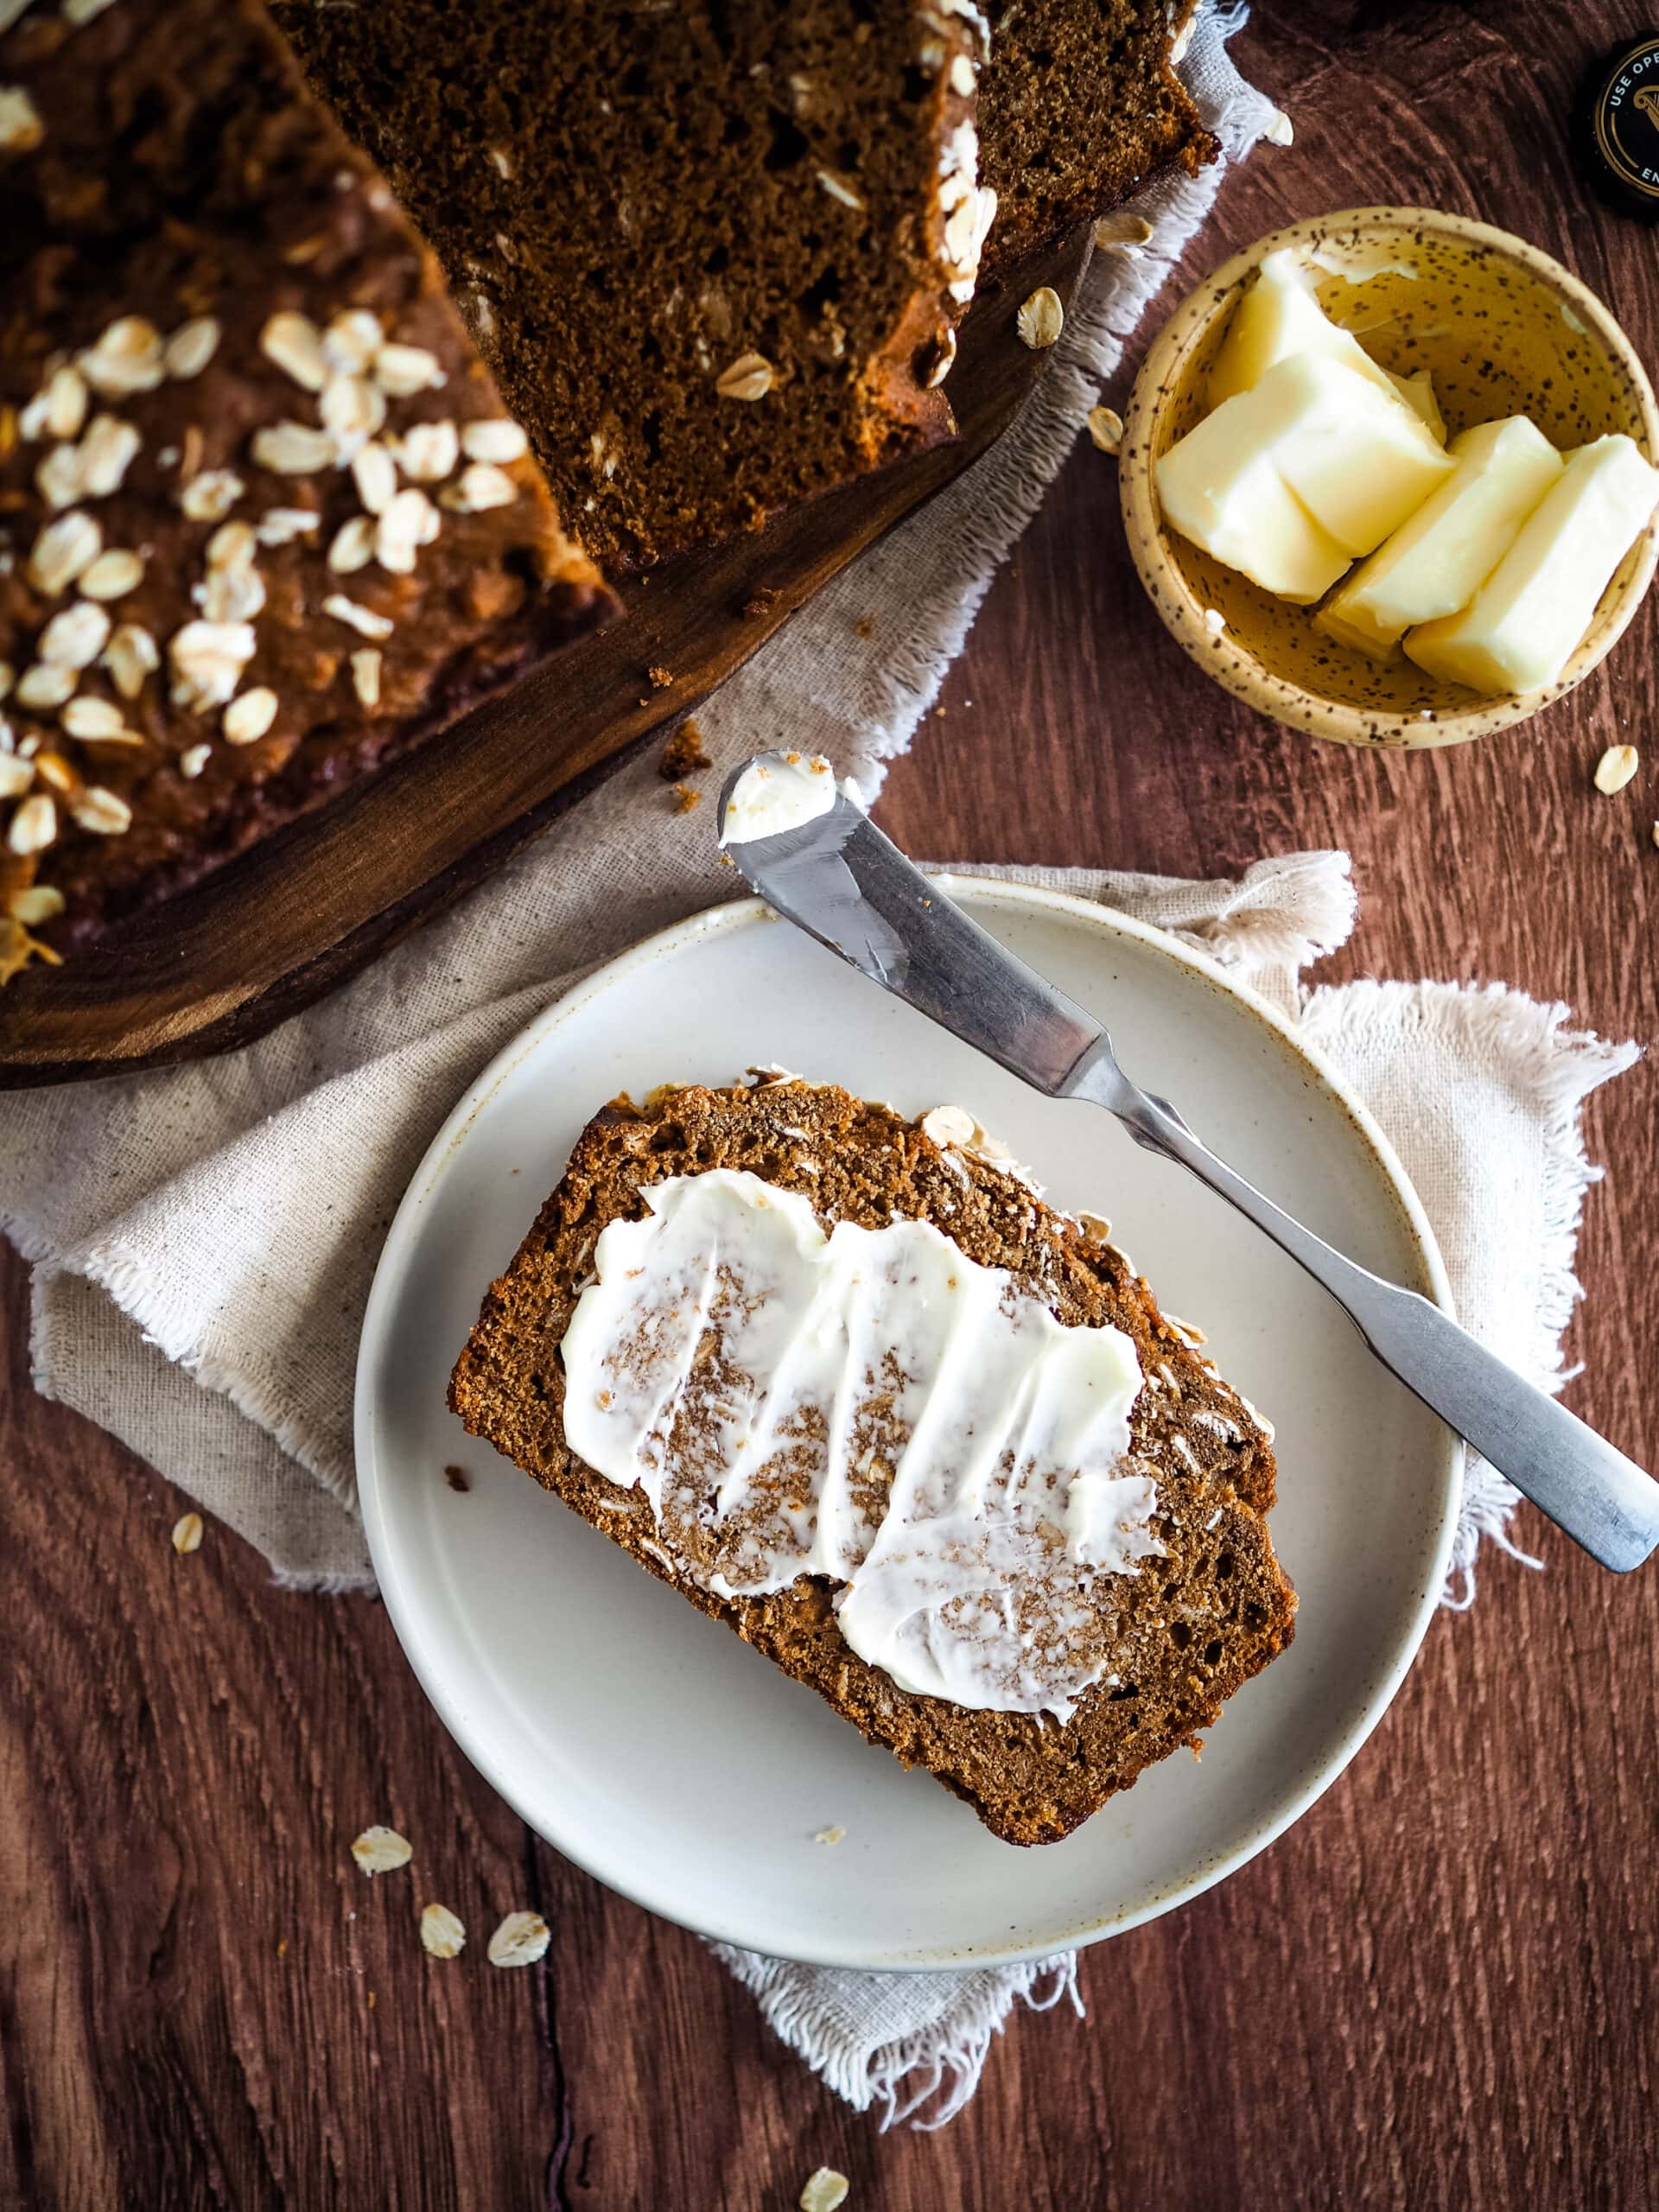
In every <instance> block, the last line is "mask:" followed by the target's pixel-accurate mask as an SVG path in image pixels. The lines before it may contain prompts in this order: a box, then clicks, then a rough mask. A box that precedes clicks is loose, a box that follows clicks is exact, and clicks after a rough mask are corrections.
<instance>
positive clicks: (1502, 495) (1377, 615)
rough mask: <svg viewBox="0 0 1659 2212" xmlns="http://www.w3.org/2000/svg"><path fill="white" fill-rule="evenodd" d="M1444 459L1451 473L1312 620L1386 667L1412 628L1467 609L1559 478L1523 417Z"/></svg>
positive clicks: (1488, 430) (1464, 443) (1455, 447)
mask: <svg viewBox="0 0 1659 2212" xmlns="http://www.w3.org/2000/svg"><path fill="white" fill-rule="evenodd" d="M1450 451H1451V455H1452V460H1453V461H1455V462H1456V463H1457V467H1456V468H1455V470H1454V471H1453V473H1452V475H1450V476H1449V477H1448V478H1447V479H1446V482H1445V483H1444V484H1442V485H1441V486H1440V489H1439V491H1438V492H1433V493H1430V495H1429V497H1428V498H1427V499H1425V500H1424V502H1423V504H1422V505H1421V507H1419V508H1418V510H1417V512H1416V513H1415V514H1414V515H1413V516H1412V517H1411V518H1410V520H1409V521H1408V522H1406V523H1403V524H1402V525H1401V527H1400V528H1399V529H1398V530H1396V531H1395V533H1394V535H1393V537H1390V538H1389V539H1388V541H1387V542H1386V543H1384V544H1383V546H1382V547H1380V548H1379V550H1377V551H1376V552H1375V553H1373V554H1372V556H1371V557H1370V560H1369V561H1367V562H1366V563H1365V564H1364V566H1363V568H1360V569H1356V570H1355V572H1354V574H1353V575H1351V576H1350V577H1349V578H1348V579H1347V581H1346V582H1344V584H1342V585H1341V586H1340V587H1339V588H1338V590H1337V591H1336V592H1335V593H1334V594H1332V598H1331V600H1330V601H1329V603H1328V604H1327V605H1326V606H1324V607H1321V608H1320V609H1319V613H1317V614H1316V615H1315V616H1314V618H1313V620H1314V622H1315V623H1316V625H1317V626H1318V627H1319V628H1320V629H1321V630H1323V631H1324V632H1325V634H1326V635H1327V636H1328V637H1332V638H1335V639H1337V641H1338V644H1340V645H1354V646H1357V648H1358V650H1359V651H1360V652H1363V653H1369V654H1370V657H1371V658H1373V659H1374V660H1386V659H1387V658H1388V657H1389V654H1390V653H1391V652H1393V650H1394V648H1395V645H1398V644H1399V642H1400V639H1402V636H1403V635H1404V634H1405V632H1407V631H1408V630H1409V629H1411V628H1412V627H1413V626H1414V625H1415V624H1417V623H1420V622H1433V621H1435V620H1438V619H1439V618H1440V616H1441V615H1446V614H1455V613H1458V611H1459V609H1460V608H1462V607H1467V606H1468V604H1469V602H1470V601H1471V599H1473V597H1474V595H1475V594H1476V593H1477V592H1478V590H1479V589H1480V588H1481V586H1482V584H1484V582H1485V581H1486V579H1487V577H1488V576H1490V575H1491V573H1492V570H1493V569H1495V568H1497V564H1498V563H1499V562H1500V561H1501V560H1502V559H1503V556H1504V555H1505V554H1506V553H1507V552H1508V551H1509V550H1510V546H1511V545H1512V544H1513V543H1515V540H1516V533H1517V532H1518V531H1519V530H1520V528H1521V525H1522V523H1523V522H1525V520H1526V518H1527V517H1528V516H1529V514H1530V513H1531V512H1532V511H1533V509H1534V508H1535V506H1536V505H1537V504H1538V502H1539V501H1540V500H1541V499H1542V498H1543V496H1544V494H1545V493H1547V492H1548V490H1549V488H1550V486H1551V485H1552V484H1554V481H1555V480H1556V478H1557V477H1559V476H1560V473H1561V457H1560V454H1558V453H1557V452H1556V450H1555V448H1554V446H1553V445H1551V443H1550V442H1549V440H1548V438H1547V437H1546V436H1545V435H1544V434H1543V432H1542V431H1541V430H1539V429H1535V428H1534V427H1533V425H1532V424H1531V423H1529V421H1528V420H1527V418H1526V416H1524V415H1511V416H1510V417H1509V418H1508V420H1507V421H1505V422H1502V423H1482V424H1481V426H1480V428H1479V429H1476V430H1465V432H1464V434H1463V435H1462V436H1461V437H1460V438H1457V439H1454V440H1453V442H1452V446H1451V448H1450Z"/></svg>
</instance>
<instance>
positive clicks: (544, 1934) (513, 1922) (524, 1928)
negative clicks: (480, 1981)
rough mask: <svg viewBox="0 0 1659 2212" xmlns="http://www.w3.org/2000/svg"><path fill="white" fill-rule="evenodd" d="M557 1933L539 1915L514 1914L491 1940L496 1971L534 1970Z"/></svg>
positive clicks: (491, 1954) (493, 1964) (491, 1960)
mask: <svg viewBox="0 0 1659 2212" xmlns="http://www.w3.org/2000/svg"><path fill="white" fill-rule="evenodd" d="M552 1941H553V1931H552V1929H550V1927H549V1926H548V1924H547V1923H546V1922H545V1921H544V1920H543V1918H542V1916H541V1914H540V1913H539V1912H510V1913H509V1914H508V1915H507V1916H506V1918H505V1920H504V1921H503V1922H502V1923H501V1925H500V1926H499V1928H498V1929H496V1931H495V1933H494V1935H493V1936H491V1938H490V1964H491V1965H492V1966H493V1967H530V1966H534V1965H535V1963H536V1961H537V1959H539V1958H541V1957H543V1955H545V1953H546V1950H547V1947H548V1945H549V1944H550V1942H552Z"/></svg>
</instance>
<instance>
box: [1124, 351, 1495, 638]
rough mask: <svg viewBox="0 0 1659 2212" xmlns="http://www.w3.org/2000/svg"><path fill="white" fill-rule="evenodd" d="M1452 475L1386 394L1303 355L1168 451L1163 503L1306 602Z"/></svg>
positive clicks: (1229, 558)
mask: <svg viewBox="0 0 1659 2212" xmlns="http://www.w3.org/2000/svg"><path fill="white" fill-rule="evenodd" d="M1454 466H1455V464H1454V463H1453V462H1452V461H1448V460H1447V459H1446V455H1445V454H1443V453H1442V452H1441V451H1440V448H1439V447H1438V446H1437V445H1436V444H1435V442H1434V441H1433V438H1431V437H1430V435H1428V432H1427V430H1426V429H1424V428H1423V426H1422V424H1421V423H1420V422H1419V421H1418V420H1417V418H1416V417H1415V416H1414V415H1413V414H1412V413H1411V411H1410V410H1409V409H1408V408H1407V407H1405V406H1404V405H1402V403H1401V402H1400V400H1399V399H1397V398H1396V397H1395V395H1394V392H1393V391H1392V389H1391V388H1389V389H1385V388H1383V387H1380V386H1378V385H1374V384H1371V383H1370V382H1368V381H1367V380H1366V379H1365V378H1363V377H1360V376H1357V375H1356V374H1355V372H1353V371H1352V370H1351V369H1349V368H1345V367H1344V365H1342V364H1341V363H1340V362H1339V361H1333V360H1331V359H1328V358H1327V357H1325V356H1324V355H1321V354H1318V353H1297V354H1294V355H1293V356H1292V357H1291V358H1290V359H1288V360H1287V361H1281V362H1280V363H1279V365H1278V366H1277V367H1276V368H1272V369H1269V370H1268V372H1267V374H1266V375H1265V376H1264V377H1263V378H1262V381H1261V382H1260V384H1258V385H1255V386H1253V387H1252V389H1251V390H1250V391H1243V392H1240V393H1239V394H1238V395H1237V397H1236V398H1233V399H1228V400H1224V402H1223V403H1222V404H1221V405H1220V406H1219V407H1217V409H1216V410H1215V411H1214V413H1213V414H1211V415H1207V416H1205V419H1204V420H1203V422H1201V423H1198V426H1197V427H1196V429H1192V430H1189V431H1188V433H1187V435H1185V437H1184V438H1182V439H1181V440H1179V442H1178V443H1177V444H1175V445H1173V446H1172V447H1171V448H1170V450H1169V451H1168V452H1167V453H1166V454H1165V455H1164V457H1163V459H1162V460H1161V461H1160V462H1159V463H1158V467H1157V484H1158V497H1159V499H1160V503H1161V505H1162V507H1163V511H1164V515H1165V518H1166V520H1167V521H1168V522H1169V523H1170V524H1171V525H1172V527H1173V528H1174V529H1176V530H1178V531H1179V532H1180V533H1181V535H1182V536H1183V537H1190V538H1191V539H1192V541H1193V543H1195V544H1197V545H1202V546H1203V547H1205V550H1207V551H1209V552H1211V553H1213V554H1214V555H1215V556H1216V558H1217V560H1220V561H1225V562H1226V563H1228V565H1229V566H1230V567H1231V568H1236V569H1243V572H1244V574H1245V575H1248V576H1253V577H1254V578H1255V581H1256V582H1258V583H1260V584H1263V585H1265V586H1266V587H1267V588H1268V590H1269V591H1272V592H1276V593H1278V594H1279V595H1280V596H1281V598H1284V599H1290V600H1295V601H1300V602H1302V603H1306V601H1309V600H1310V599H1315V598H1318V597H1319V596H1320V594H1322V593H1323V592H1324V591H1326V590H1328V589H1329V588H1330V587H1331V585H1332V584H1333V583H1334V582H1336V580H1337V578H1338V576H1339V575H1342V573H1343V571H1344V569H1345V568H1346V567H1347V564H1348V562H1349V560H1350V559H1351V557H1352V556H1354V555H1355V554H1358V553H1370V552H1371V551H1373V550H1375V549H1376V547H1377V546H1378V545H1380V544H1381V543H1382V542H1383V539H1384V538H1385V537H1387V536H1388V535H1389V531H1391V530H1394V529H1396V528H1397V527H1398V525H1399V524H1401V523H1402V522H1403V521H1404V520H1405V519H1406V517H1407V516H1408V515H1409V514H1410V513H1412V512H1413V511H1414V509H1415V508H1417V507H1418V506H1420V505H1421V504H1422V502H1423V500H1424V499H1426V498H1427V496H1428V494H1429V493H1430V492H1432V491H1433V489H1434V488H1435V486H1437V485H1438V484H1439V483H1440V481H1441V480H1442V479H1443V478H1445V477H1446V476H1449V475H1450V474H1451V473H1452V468H1453V467H1454ZM1275 478H1276V479H1277V483H1276V484H1275V481H1274V480H1275ZM1286 494H1288V495H1289V496H1286ZM1321 576H1322V577H1323V578H1324V582H1323V583H1320V582H1319V578H1320V577H1321Z"/></svg>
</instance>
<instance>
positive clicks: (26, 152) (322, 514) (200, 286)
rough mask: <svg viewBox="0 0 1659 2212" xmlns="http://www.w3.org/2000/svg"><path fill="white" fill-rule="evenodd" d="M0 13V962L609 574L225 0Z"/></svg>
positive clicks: (384, 213)
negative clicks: (0, 190)
mask: <svg viewBox="0 0 1659 2212" xmlns="http://www.w3.org/2000/svg"><path fill="white" fill-rule="evenodd" d="M17 15H18V10H16V8H15V7H13V8H10V9H8V10H5V22H6V24H7V26H8V28H6V29H4V31H3V34H0V175H3V180H4V209H5V214H4V220H3V222H0V334H3V344H0V694H3V696H0V982H3V980H4V979H5V977H6V976H7V975H8V974H10V972H12V971H13V970H15V969H16V968H17V967H19V966H20V965H22V963H24V962H26V961H28V960H29V958H30V957H57V956H58V955H59V954H60V953H61V952H62V951H63V950H66V949H67V948H68V947H70V946H71V945H73V944H75V943H77V942H78V941H79V940H80V939H81V938H85V937H86V936H87V935H89V934H90V933H92V931H96V930H98V929H99V928H100V927H104V926H106V925H109V924H111V923H113V922H116V921H118V920H119V919H120V918H121V917H122V916H123V915H124V914H126V913H128V912H131V911H132V910H133V909H134V908H135V907H137V906H141V905H143V904H144V903H146V902H148V901H150V900H153V899H157V898H159V897H162V896H165V895H166V894H167V893H169V892H170V891H173V890H175V889H176V888H178V887H180V886H181V885H184V884H186V883H188V882H189V881H190V880H192V879H193V878H194V877H196V876H199V875H200V874H202V873H203V872H204V871H206V870H207V869H208V868H213V867H214V866H216V865H217V864H218V863H219V862H220V861H223V860H225V859H226V858H227V857H228V856H229V855H232V854H234V853H236V852H237V851H238V850H240V849H242V848H243V847H245V846H246V845H247V844H249V843H250V842H252V841H253V840H254V839H256V838H257V837H260V836H264V834H265V833H266V832H267V831H268V830H270V829H272V828H274V827H275V826H276V825H277V824H278V823H282V822H284V821H286V820H288V819H289V818H290V817H292V816H294V815H296V813H298V812H300V811H301V810H303V809H305V808H307V807H308V806H311V805H313V804H316V803H317V802H319V801H320V800H321V799H323V798H327V796H329V795H330V794H331V793H332V792H334V791H338V790H340V789H341V788H342V787H343V786H344V785H346V784H347V783H349V782H350V781H351V780H352V779H353V778H355V777H357V776H359V775H360V774H362V773H363V772H365V770H368V769H370V768H372V767H373V766H374V765H375V764H376V763H377V762H378V761H380V760H383V759H385V757H386V755H387V754H388V753H391V751H393V750H395V749H397V748H399V747H404V746H406V745H408V744H410V742H411V741H414V740H415V739H416V738H418V737H421V736H423V735H424V734H427V733H429V732H431V731H433V730H435V729H437V728H442V725H443V724H444V723H445V722H446V721H448V720H450V719H451V718H452V717H453V716H454V715H455V714H456V713H457V712H458V711H460V710H461V709H463V708H465V707H466V706H467V704H469V703H470V702H472V701H474V700H475V699H476V698H478V697H479V696H481V695H482V694H484V693H486V692H487V691H489V690H492V689H493V688H495V687H498V686H499V685H501V684H503V683H505V682H506V681H507V680H508V679H509V678H510V677H512V676H514V675H515V674H516V673H517V672H518V671H522V670H523V669H524V667H525V666H526V665H527V664H531V663H532V662H534V661H536V660H537V659H539V658H543V657H544V656H545V655H547V654H548V653H549V652H551V651H552V650H553V649H554V648H555V647H556V646H557V645H560V644H562V643H563V641H564V640H565V639H569V638H570V637H572V636H574V635H575V634H577V633H579V632H582V631H584V630H587V629H588V628H590V627H591V626H593V624H594V622H595V621H596V620H599V619H600V618H601V616H602V615H603V614H604V613H606V611H607V608H608V607H610V605H611V604H612V602H611V600H610V595H609V594H608V593H607V590H606V589H605V588H604V586H603V584H602V583H601V581H600V577H599V574H598V571H597V570H596V569H595V568H594V565H593V563H592V562H591V561H589V560H588V558H587V557H586V556H584V555H583V554H582V552H580V551H579V550H577V549H576V548H575V546H574V545H573V544H572V543H571V542H570V541H569V538H568V537H566V535H565V533H564V532H563V530H562V529H561V527H560V522H559V517H558V514H557V512H556V509H555V507H554V505H553V503H552V501H551V499H550V498H549V495H548V493H547V489H546V486H545V485H544V483H543V481H542V480H541V479H540V477H539V476H538V474H537V470H536V467H535V465H534V463H533V461H531V458H530V457H529V454H528V448H527V445H526V442H525V439H524V433H523V431H522V430H521V429H519V428H518V425H517V424H516V423H513V422H512V420H511V419H510V418H509V417H508V416H507V414H506V410H505V408H504V405H503V404H502V401H501V398H500V396H499V393H498V391H497V390H496V387H495V385H494V384H493V381H492V379H491V378H490V375H489V372H488V371H487V370H486V368H485V367H484V365H483V364H482V362H481V361H480V359H479V357H478V354H477V352H476V350H475V349H474V345H473V343H472V340H470V338H469V337H468V336H467V331H466V328H465V327H464V326H463V324H462V323H461V320H460V318H459V317H458V316H457V315H456V314H455V312H454V309H453V308H452V307H451V305H450V303H449V302H448V297H447V296H446V293H445V289H444V286H443V283H442V277H440V275H439V272H438V269H437V266H436V264H435V262H434V260H433V258H432V256H431V254H430V253H429V251H427V249H426V247H425V246H424V245H423V244H422V242H421V240H420V239H419V238H418V237H417V236H416V233H415V232H414V231H413V229H412V228H411V227H410V224H409V222H408V221H407V219H405V217H404V215H403V213H401V212H400V210H399V208H398V207H397V202H396V201H395V200H394V199H393V197H392V195H391V192H390V191H389V190H388V189H387V187H386V185H385V181H384V180H383V179H382V178H381V177H379V176H378V175H377V174H376V172H375V171H374V169H373V168H372V167H371V165H370V163H369V162H367V161H366V160H365V158H364V156H362V155H361V154H360V153H359V152H357V151H355V150H354V149H353V148H352V147H351V146H350V145H348V144H347V143H346V139H345V138H344V137H342V135H341V133H340V130H339V129H338V127H337V126H336V124H334V121H333V120H332V118H330V117H329V115H328V114H327V111H325V110H324V109H323V108H322V107H321V105H319V103H318V102H317V101H316V100H315V99H313V98H312V97H311V96H310V94H309V93H308V92H307V90H306V87H305V84H304V81H303V79H302V76H301V74H300V72H299V69H298V67H297V66H296V63H295V61H294V60H293V58H292V56H291V55H290V54H289V52H288V50H287V48H286V47H285V46H284V45H283V41H281V39H280V38H278V37H277V35H276V33H275V32H274V31H273V30H272V29H271V27H270V23H269V22H268V21H267V20H266V17H265V16H264V10H262V9H261V8H260V7H259V6H258V5H257V4H256V0H113V4H109V5H105V6H104V7H101V8H93V7H90V6H81V7H62V6H53V7H48V6H43V5H42V6H37V7H34V8H31V9H29V10H28V12H27V13H24V14H23V15H22V16H21V19H20V20H16V21H14V20H13V18H14V17H16V16H17Z"/></svg>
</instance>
